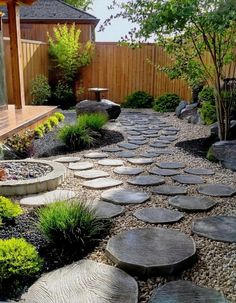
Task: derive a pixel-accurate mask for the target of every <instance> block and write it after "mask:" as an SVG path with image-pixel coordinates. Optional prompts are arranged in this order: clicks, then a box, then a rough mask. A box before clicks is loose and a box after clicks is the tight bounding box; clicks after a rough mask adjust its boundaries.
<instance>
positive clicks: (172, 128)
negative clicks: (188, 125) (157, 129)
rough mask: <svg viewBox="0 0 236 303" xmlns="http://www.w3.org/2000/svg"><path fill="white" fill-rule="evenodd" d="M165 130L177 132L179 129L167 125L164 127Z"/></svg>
mask: <svg viewBox="0 0 236 303" xmlns="http://www.w3.org/2000/svg"><path fill="white" fill-rule="evenodd" d="M165 130H167V131H175V132H179V131H180V129H179V128H176V127H167V128H165Z"/></svg>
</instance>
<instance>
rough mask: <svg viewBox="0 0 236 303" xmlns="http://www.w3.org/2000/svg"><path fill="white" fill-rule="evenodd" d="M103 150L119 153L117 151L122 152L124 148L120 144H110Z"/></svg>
mask: <svg viewBox="0 0 236 303" xmlns="http://www.w3.org/2000/svg"><path fill="white" fill-rule="evenodd" d="M102 151H103V152H105V153H106V152H107V153H117V152H120V151H122V149H121V148H120V147H118V146H108V147H104V148H103V149H102Z"/></svg>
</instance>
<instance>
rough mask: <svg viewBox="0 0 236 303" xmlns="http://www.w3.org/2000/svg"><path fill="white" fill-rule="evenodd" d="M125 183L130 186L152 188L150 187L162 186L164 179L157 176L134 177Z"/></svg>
mask: <svg viewBox="0 0 236 303" xmlns="http://www.w3.org/2000/svg"><path fill="white" fill-rule="evenodd" d="M127 182H128V183H129V184H132V185H139V186H152V185H160V184H164V183H165V179H164V178H161V177H158V176H153V175H147V176H138V177H134V178H133V179H131V180H128V181H127Z"/></svg>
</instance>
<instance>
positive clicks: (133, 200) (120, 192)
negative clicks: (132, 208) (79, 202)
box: [101, 188, 150, 205]
mask: <svg viewBox="0 0 236 303" xmlns="http://www.w3.org/2000/svg"><path fill="white" fill-rule="evenodd" d="M101 198H102V199H103V200H104V201H108V202H111V203H114V204H121V205H126V204H127V205H128V204H140V203H144V202H146V201H147V200H149V199H150V196H149V194H147V193H145V192H142V191H137V190H133V189H123V188H122V189H110V190H107V191H104V192H103V193H102V194H101Z"/></svg>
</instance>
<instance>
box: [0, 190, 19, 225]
mask: <svg viewBox="0 0 236 303" xmlns="http://www.w3.org/2000/svg"><path fill="white" fill-rule="evenodd" d="M22 214H23V210H22V208H21V207H20V205H19V204H17V203H14V202H13V201H12V200H10V199H8V198H5V197H3V196H0V218H1V219H2V221H3V222H4V221H7V220H11V219H14V218H16V217H18V216H20V215H22Z"/></svg>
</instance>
